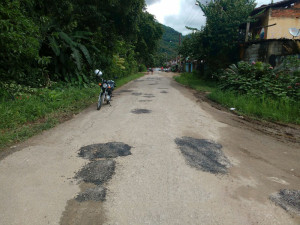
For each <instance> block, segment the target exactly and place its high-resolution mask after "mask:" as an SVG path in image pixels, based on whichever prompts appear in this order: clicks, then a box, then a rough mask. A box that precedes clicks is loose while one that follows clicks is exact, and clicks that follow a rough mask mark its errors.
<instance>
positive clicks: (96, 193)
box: [75, 186, 106, 202]
mask: <svg viewBox="0 0 300 225" xmlns="http://www.w3.org/2000/svg"><path fill="white" fill-rule="evenodd" d="M105 196H106V188H104V187H101V186H97V187H95V188H89V189H86V190H85V191H84V192H81V193H80V194H78V195H77V197H76V198H75V199H76V200H77V201H78V202H85V201H95V202H99V201H104V200H105Z"/></svg>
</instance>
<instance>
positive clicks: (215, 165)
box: [175, 137, 231, 174]
mask: <svg viewBox="0 0 300 225" xmlns="http://www.w3.org/2000/svg"><path fill="white" fill-rule="evenodd" d="M175 143H176V144H177V146H178V147H179V149H180V151H181V153H182V154H183V155H184V157H185V159H186V161H187V163H188V164H189V165H190V166H192V167H195V168H197V169H199V170H202V171H205V172H209V173H213V174H226V173H227V172H228V171H227V169H228V168H229V167H231V163H230V161H229V160H228V159H227V157H226V156H225V155H224V153H223V151H222V150H221V149H222V145H220V144H218V143H215V142H214V141H210V140H205V139H195V138H191V137H182V138H176V139H175Z"/></svg>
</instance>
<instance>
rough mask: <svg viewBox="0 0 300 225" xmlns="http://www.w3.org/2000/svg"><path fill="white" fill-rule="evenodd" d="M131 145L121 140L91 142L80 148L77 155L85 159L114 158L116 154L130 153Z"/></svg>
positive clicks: (125, 154)
mask: <svg viewBox="0 0 300 225" xmlns="http://www.w3.org/2000/svg"><path fill="white" fill-rule="evenodd" d="M130 149H131V146H129V145H127V144H124V143H122V142H109V143H105V144H93V145H88V146H84V147H82V148H80V150H79V153H78V154H79V156H81V157H83V158H86V159H90V160H93V159H98V158H116V157H118V156H127V155H131V152H130Z"/></svg>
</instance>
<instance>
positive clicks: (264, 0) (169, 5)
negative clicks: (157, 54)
mask: <svg viewBox="0 0 300 225" xmlns="http://www.w3.org/2000/svg"><path fill="white" fill-rule="evenodd" d="M206 1H207V0H200V2H202V3H205V2H206ZM279 1H282V0H275V1H274V2H279ZM195 2H196V1H195V0H146V3H147V11H148V12H149V13H151V14H153V15H154V16H155V18H156V19H157V20H158V21H159V22H160V23H162V24H164V25H166V26H169V27H172V28H173V29H175V30H177V31H179V32H180V33H182V34H184V35H186V34H188V33H190V32H191V31H190V30H188V29H186V28H185V26H189V27H195V28H198V29H199V28H201V26H204V25H205V17H204V15H203V12H202V11H201V9H200V8H199V6H197V5H195ZM256 3H257V6H261V5H263V4H269V3H271V0H256Z"/></svg>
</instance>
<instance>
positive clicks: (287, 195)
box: [270, 189, 300, 216]
mask: <svg viewBox="0 0 300 225" xmlns="http://www.w3.org/2000/svg"><path fill="white" fill-rule="evenodd" d="M270 199H271V200H272V201H273V202H275V204H276V205H279V206H280V207H282V208H283V209H284V210H286V211H287V212H291V213H295V214H298V215H299V216H300V190H287V189H282V190H280V191H279V192H278V193H275V194H272V195H271V196H270Z"/></svg>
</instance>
